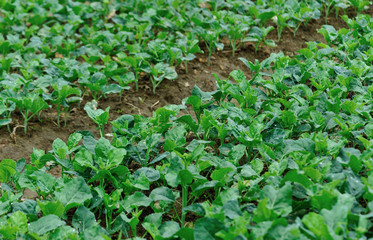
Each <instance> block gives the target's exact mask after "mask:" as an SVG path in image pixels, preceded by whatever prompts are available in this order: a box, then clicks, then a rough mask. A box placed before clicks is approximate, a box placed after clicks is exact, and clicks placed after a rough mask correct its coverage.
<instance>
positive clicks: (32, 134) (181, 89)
mask: <svg viewBox="0 0 373 240" xmlns="http://www.w3.org/2000/svg"><path fill="white" fill-rule="evenodd" d="M350 15H351V16H353V15H354V13H353V12H351V14H350ZM324 23H325V17H322V18H321V19H319V20H313V21H311V22H310V23H309V25H308V26H307V27H305V26H303V25H302V26H301V27H300V29H299V30H298V34H297V35H296V36H294V35H293V33H292V32H291V31H290V30H288V29H286V30H285V31H284V37H283V39H282V40H281V41H280V42H277V47H268V46H264V47H263V48H261V49H260V50H259V51H258V52H257V53H255V51H254V46H253V44H246V45H245V46H244V47H242V48H241V49H239V51H238V53H237V56H235V57H232V55H231V50H230V49H229V48H227V49H226V50H223V51H220V52H217V53H215V54H214V55H213V57H212V59H213V61H212V63H211V66H208V64H207V55H204V54H198V55H197V58H196V59H195V60H193V61H192V62H191V63H189V64H190V65H189V66H190V69H191V71H190V73H185V70H184V68H181V67H179V68H177V72H178V78H177V79H176V80H174V81H173V82H165V83H162V84H161V85H160V86H159V89H158V90H157V92H156V93H155V94H154V93H153V92H152V90H151V87H150V86H149V82H148V81H146V80H142V81H141V82H140V87H139V90H136V89H135V85H134V84H132V86H131V89H130V90H129V91H126V92H125V93H124V96H123V98H122V99H121V100H120V97H119V94H113V95H110V96H108V97H107V98H104V99H102V100H101V101H100V104H99V105H100V107H101V108H106V107H108V106H111V111H110V120H114V119H116V118H117V117H119V116H121V115H122V114H142V115H144V116H147V117H149V116H151V115H152V112H153V111H154V110H155V109H157V108H159V107H163V106H165V105H169V104H180V103H181V100H182V99H184V98H186V97H188V96H189V95H190V93H191V91H192V89H193V87H194V85H197V86H199V87H200V88H201V89H202V90H204V91H212V90H216V81H215V78H214V76H213V75H212V73H216V74H218V75H219V76H220V77H222V78H227V77H228V76H229V73H230V72H231V71H233V70H237V69H242V70H243V71H244V72H245V73H246V74H249V71H248V69H247V67H246V66H245V65H244V64H243V63H242V62H241V61H240V60H238V58H239V57H243V58H246V59H248V60H250V61H254V60H255V59H258V60H260V61H262V60H264V59H265V58H267V57H269V56H270V53H272V52H279V51H282V52H284V53H285V54H287V55H290V56H291V55H294V54H297V51H298V50H299V49H301V48H303V47H306V46H307V44H306V42H309V41H320V42H325V41H324V38H323V36H322V35H321V34H319V33H318V32H317V30H318V29H320V28H321V26H322V25H323V24H324ZM329 23H330V24H332V25H333V26H334V27H335V28H336V29H339V28H341V27H346V24H345V22H344V21H343V20H342V19H341V18H336V17H335V16H334V15H332V16H331V17H330V19H329ZM269 38H273V39H275V38H276V33H275V32H273V33H272V34H271V35H270V36H269ZM81 106H84V103H83V104H81ZM14 117H15V121H14V123H13V124H11V129H12V132H13V131H14V134H13V135H11V134H10V133H9V131H8V130H7V129H6V128H1V129H0V159H3V158H11V159H20V158H23V157H25V158H26V159H29V156H30V155H31V153H32V149H33V148H37V149H43V150H46V151H48V150H50V149H51V146H52V142H53V141H54V139H56V138H61V139H63V140H67V138H68V136H69V135H70V134H72V133H74V132H76V131H80V130H89V131H92V132H94V133H95V134H96V135H97V134H98V131H97V130H96V126H95V125H94V123H93V122H92V121H90V120H89V117H88V116H87V115H86V113H85V111H84V110H83V107H80V108H79V107H77V105H75V106H74V107H73V108H72V110H71V114H70V117H69V120H68V122H69V123H68V125H67V126H66V127H59V126H57V124H56V122H55V117H56V113H55V111H53V110H50V111H46V112H44V113H43V115H42V119H43V122H39V121H38V120H37V119H36V118H35V119H33V120H34V121H32V122H31V125H30V127H31V129H30V131H29V132H28V133H27V134H24V133H23V128H22V127H19V128H17V129H16V130H14V128H15V127H16V126H18V125H22V121H23V120H22V118H21V116H18V117H17V116H14ZM108 129H110V125H108ZM30 143H32V144H30Z"/></svg>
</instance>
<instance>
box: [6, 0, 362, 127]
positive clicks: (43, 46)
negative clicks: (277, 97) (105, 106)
mask: <svg viewBox="0 0 373 240" xmlns="http://www.w3.org/2000/svg"><path fill="white" fill-rule="evenodd" d="M367 5H369V1H356V0H354V1H352V0H348V1H342V0H340V1H336V0H333V1H292V0H287V1H255V2H253V1H231V0H227V1H222V0H216V1H206V2H203V1H178V0H172V1H171V0H170V1H135V0H130V1H124V2H123V1H102V2H86V1H55V0H48V1H38V0H33V1H31V0H29V1H22V0H12V1H1V2H0V54H1V58H0V117H1V118H0V126H4V125H8V127H9V124H10V123H11V115H12V113H13V112H14V111H15V110H16V109H17V110H18V111H19V112H20V113H21V114H22V116H23V118H24V127H25V131H26V130H27V122H28V121H29V120H30V119H31V118H32V117H34V116H39V114H40V111H42V110H43V109H46V108H49V107H50V106H51V105H53V106H54V108H55V109H56V111H57V122H58V124H59V123H60V116H61V115H62V113H63V112H64V116H65V117H67V115H68V112H69V106H70V104H71V103H72V102H77V101H80V100H81V98H82V97H84V96H85V93H90V95H91V97H92V98H93V99H94V100H96V101H97V100H99V99H100V98H101V97H103V96H106V95H107V94H110V93H120V94H122V93H123V91H124V90H126V89H128V88H129V84H130V83H132V82H135V83H136V87H137V86H138V81H139V80H140V78H141V79H147V80H149V81H150V82H151V85H152V87H153V91H154V92H155V90H156V88H157V86H158V85H159V84H160V83H161V82H162V81H163V80H164V79H169V80H173V79H176V78H177V73H176V71H175V67H177V66H178V65H180V64H183V65H184V68H185V70H186V71H187V70H188V68H187V63H188V61H191V60H193V59H194V58H195V54H196V53H201V52H202V50H201V48H203V49H205V50H207V51H208V55H209V62H210V57H211V54H212V52H214V51H216V49H223V47H224V44H222V42H221V40H222V39H223V38H224V39H227V40H228V41H229V43H230V46H231V48H232V53H233V55H234V54H235V51H236V49H238V48H240V47H241V45H242V43H243V42H248V41H250V42H254V43H255V49H256V50H257V49H258V48H259V47H260V45H262V44H266V45H270V46H274V45H275V42H274V41H273V40H270V39H266V37H267V35H268V33H269V32H270V31H272V30H273V29H274V27H273V26H272V25H271V23H270V22H271V21H272V20H273V21H274V25H275V27H276V28H277V32H278V40H280V38H281V33H282V31H283V29H284V28H286V27H288V28H291V29H293V32H294V33H296V30H297V29H298V28H299V26H300V25H301V24H307V23H308V22H309V21H310V20H311V19H318V18H320V15H321V11H325V12H326V13H327V14H326V15H328V13H329V12H330V11H331V10H332V9H333V10H335V12H336V13H337V14H338V13H339V12H341V11H342V10H345V9H346V8H347V7H354V8H355V9H356V11H358V12H359V11H362V10H364V8H365V7H366V6H367ZM65 123H66V119H65Z"/></svg>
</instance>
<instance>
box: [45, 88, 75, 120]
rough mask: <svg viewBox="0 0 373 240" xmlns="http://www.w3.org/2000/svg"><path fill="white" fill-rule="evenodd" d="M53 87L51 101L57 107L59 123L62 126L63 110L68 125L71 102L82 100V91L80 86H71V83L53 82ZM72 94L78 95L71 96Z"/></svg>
mask: <svg viewBox="0 0 373 240" xmlns="http://www.w3.org/2000/svg"><path fill="white" fill-rule="evenodd" d="M53 89H54V91H53V92H52V94H51V95H52V96H51V97H52V100H51V103H52V104H53V105H55V106H56V109H57V124H58V126H60V117H61V114H62V111H63V112H64V120H65V127H66V122H67V117H68V113H69V107H70V104H71V103H72V102H77V101H80V94H81V91H80V90H79V89H78V88H74V87H71V86H70V85H63V86H59V85H57V84H53ZM71 95H76V96H74V97H69V96H71Z"/></svg>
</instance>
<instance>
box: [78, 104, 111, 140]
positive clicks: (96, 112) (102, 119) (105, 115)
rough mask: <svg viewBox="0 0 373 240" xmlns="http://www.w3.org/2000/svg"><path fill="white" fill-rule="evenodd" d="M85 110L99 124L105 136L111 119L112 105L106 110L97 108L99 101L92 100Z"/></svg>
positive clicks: (101, 132)
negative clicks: (106, 126) (106, 127)
mask: <svg viewBox="0 0 373 240" xmlns="http://www.w3.org/2000/svg"><path fill="white" fill-rule="evenodd" d="M84 110H85V111H86V112H87V114H88V116H89V117H90V118H91V119H92V120H93V121H94V122H95V123H96V124H97V126H98V129H99V130H100V135H101V137H104V136H105V132H104V129H105V125H106V124H107V122H108V120H109V110H110V107H107V108H106V109H105V111H104V110H102V109H97V102H96V101H92V102H90V103H87V104H86V105H85V106H84Z"/></svg>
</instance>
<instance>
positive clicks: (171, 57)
mask: <svg viewBox="0 0 373 240" xmlns="http://www.w3.org/2000/svg"><path fill="white" fill-rule="evenodd" d="M347 3H349V4H351V5H352V6H353V7H355V8H356V9H357V11H362V10H363V9H364V8H365V7H366V6H367V4H368V3H367V1H347ZM209 4H210V6H211V10H209V7H206V8H205V7H201V6H199V5H197V3H196V2H193V1H192V2H191V1H145V2H141V1H111V2H110V1H103V2H92V3H83V2H82V3H81V2H68V3H66V4H61V3H59V2H53V3H52V2H49V1H47V2H45V3H44V2H42V1H36V2H35V1H25V2H22V3H21V2H20V1H0V7H1V8H0V12H1V14H0V16H1V19H0V33H1V34H0V40H1V41H0V42H1V43H0V53H1V54H2V56H3V60H1V62H0V64H1V65H0V77H1V79H0V80H1V81H0V82H1V85H0V91H1V92H0V96H1V97H0V116H1V119H2V120H1V121H0V125H5V124H8V123H9V121H10V116H11V113H12V112H13V111H14V110H15V109H17V110H18V111H19V112H20V113H21V114H22V116H23V118H24V120H25V123H24V125H25V130H26V127H27V123H28V121H30V119H31V118H32V117H34V116H36V115H40V112H41V111H42V110H44V109H46V108H48V107H49V104H53V105H55V106H56V108H57V112H58V113H57V114H58V117H57V119H59V117H60V114H61V111H64V112H65V116H66V114H67V112H68V109H69V106H70V103H72V102H74V101H79V100H80V99H79V98H80V97H82V98H84V94H81V90H79V89H78V88H77V86H76V85H75V84H77V83H78V84H79V85H80V87H82V88H83V90H84V91H85V90H89V91H90V92H91V95H92V97H93V98H94V99H95V100H98V99H99V98H101V97H102V96H105V95H106V94H109V93H118V92H121V91H122V90H123V89H124V88H128V84H129V83H130V82H132V81H135V82H136V83H137V82H138V81H139V80H140V79H146V77H149V78H150V79H151V81H152V84H153V90H154V91H155V89H156V87H157V86H158V85H159V84H160V83H161V82H162V81H163V80H164V79H170V80H171V79H174V78H176V76H177V75H176V71H175V69H174V67H175V66H177V65H178V64H180V63H181V62H184V64H186V63H187V61H190V60H192V59H193V58H194V54H196V53H198V52H200V48H199V45H198V43H199V40H201V41H203V43H204V44H205V46H206V48H207V50H208V51H209V56H210V57H211V54H212V53H213V52H214V51H216V50H218V49H222V48H223V47H224V46H223V45H222V43H221V42H220V39H221V38H222V37H224V36H227V37H228V39H229V41H230V45H231V47H232V48H233V54H234V51H235V50H236V49H238V48H239V47H240V43H241V42H242V41H254V42H255V45H256V49H257V50H258V49H259V47H260V45H261V44H267V45H274V42H273V41H271V40H269V39H267V36H268V33H269V32H270V31H272V30H274V27H273V26H268V23H267V22H268V21H269V20H271V19H272V20H276V19H277V20H276V21H277V24H278V25H277V31H278V32H277V34H278V35H277V36H278V40H279V39H280V38H281V32H282V30H281V29H283V28H284V27H293V28H294V32H296V29H298V28H299V26H300V24H305V25H306V24H307V23H308V22H309V21H310V20H311V19H317V18H319V17H320V9H321V7H322V6H324V9H325V8H326V9H325V11H327V12H329V11H330V9H337V8H342V9H343V8H344V5H343V4H342V2H339V1H338V2H337V1H256V2H255V4H253V3H250V4H242V1H220V0H219V1H210V2H209ZM279 10H281V11H279ZM31 12H32V13H33V14H30V13H31ZM51 12H52V15H50V13H51ZM246 15H247V16H246ZM244 16H246V17H244ZM343 19H344V20H345V21H346V23H347V25H348V26H349V29H340V30H338V31H337V30H336V29H334V27H332V26H330V25H324V26H323V27H322V28H321V29H320V33H321V34H322V35H323V36H324V38H325V42H326V44H323V43H316V42H311V43H308V47H307V48H304V49H302V50H300V51H299V55H297V56H293V57H289V56H284V54H282V53H278V54H272V55H271V56H270V57H269V58H267V59H265V60H263V61H262V62H259V61H258V60H255V61H253V62H251V61H248V60H245V59H243V58H241V59H240V60H241V61H242V62H243V63H244V64H245V65H246V66H247V67H248V68H249V71H250V73H251V78H250V79H247V77H246V75H245V73H244V72H243V71H241V70H235V71H233V72H231V73H230V75H229V77H228V78H227V79H220V78H218V77H217V76H215V77H216V81H217V89H216V90H215V91H212V92H204V91H202V90H201V89H200V88H199V87H198V86H195V87H194V89H193V91H192V93H191V96H190V97H187V98H186V99H184V100H183V102H182V104H181V105H178V106H175V105H172V106H165V107H162V108H159V109H158V110H156V111H155V112H154V113H153V116H152V117H149V118H146V117H143V116H137V115H133V116H132V115H123V116H121V117H119V118H118V119H116V120H114V121H112V122H111V124H112V131H111V134H109V135H105V134H104V128H105V126H107V124H108V121H109V107H108V108H106V110H102V109H98V104H97V102H96V101H93V102H89V103H87V104H86V105H85V107H84V109H85V111H86V112H87V114H88V116H89V117H90V118H91V119H92V120H93V121H94V122H95V123H96V124H97V125H98V128H99V129H100V138H99V139H95V138H94V135H93V134H91V133H89V132H87V131H82V132H77V133H73V134H72V135H71V136H70V137H69V139H68V140H67V142H64V141H63V140H61V139H59V138H58V139H56V140H54V142H53V144H52V146H51V148H52V150H51V151H49V152H45V151H44V150H38V149H34V150H33V153H32V154H31V156H30V163H28V162H27V163H26V160H25V159H21V160H19V161H17V162H16V161H14V160H11V159H3V160H1V162H0V182H1V188H0V216H1V217H0V238H4V239H110V238H113V237H115V238H118V239H121V238H127V239H129V238H131V237H132V239H142V238H145V237H146V238H150V237H151V238H153V239H159V240H162V239H201V238H206V239H365V238H369V237H370V236H371V235H372V233H371V229H372V226H373V225H372V221H371V216H372V209H373V205H372V204H371V202H372V200H373V177H372V176H373V174H372V169H373V163H372V160H373V158H372V157H373V151H372V146H373V140H372V137H373V125H372V116H373V115H372V114H373V100H372V97H373V94H372V93H373V88H372V84H373V82H372V70H371V68H372V60H373V57H372V50H371V47H370V46H371V43H372V40H371V39H372V37H371V35H372V34H371V33H372V29H373V21H372V19H371V17H370V16H368V15H358V16H357V17H356V18H355V19H349V18H348V17H347V16H344V17H343ZM26 20H27V21H28V22H30V23H31V26H29V25H28V24H26ZM47 20H48V24H45V23H46V21H47ZM220 26H221V27H220ZM155 29H157V31H156V32H155V31H154V30H155ZM38 32H39V34H37V33H38ZM186 32H189V33H186ZM197 36H198V37H199V38H200V39H199V40H197ZM56 56H58V57H56ZM60 56H62V58H60ZM4 59H5V60H4ZM9 59H17V60H16V61H15V60H9ZM78 60H79V61H78ZM83 60H84V61H83ZM101 62H102V63H104V64H101ZM118 64H119V65H118ZM112 80H114V81H116V82H117V83H112V82H111V81H112ZM84 91H83V92H84ZM188 107H191V109H192V110H193V113H191V114H184V115H182V116H181V112H180V110H182V109H183V110H186V111H188V109H189V108H188ZM58 121H59V120H58ZM65 122H66V120H65ZM1 123H3V124H1ZM109 131H110V130H109ZM107 138H109V139H107ZM55 166H58V167H59V168H60V169H61V176H58V177H55V176H52V175H51V174H50V170H51V167H55ZM26 190H27V191H33V192H35V193H36V195H37V196H36V197H35V199H24V198H23V195H24V192H25V191H26ZM140 230H141V231H140ZM141 233H143V234H142V236H140V234H141Z"/></svg>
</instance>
